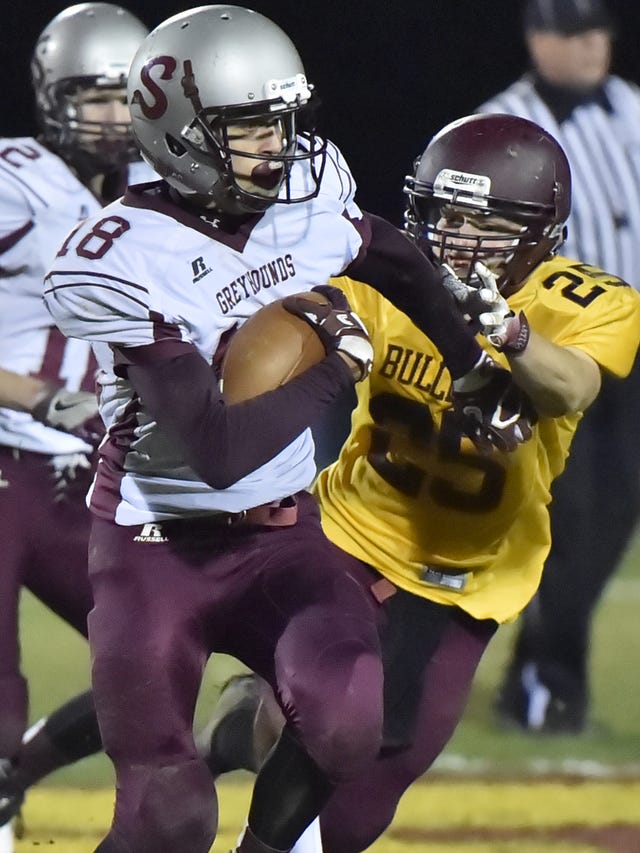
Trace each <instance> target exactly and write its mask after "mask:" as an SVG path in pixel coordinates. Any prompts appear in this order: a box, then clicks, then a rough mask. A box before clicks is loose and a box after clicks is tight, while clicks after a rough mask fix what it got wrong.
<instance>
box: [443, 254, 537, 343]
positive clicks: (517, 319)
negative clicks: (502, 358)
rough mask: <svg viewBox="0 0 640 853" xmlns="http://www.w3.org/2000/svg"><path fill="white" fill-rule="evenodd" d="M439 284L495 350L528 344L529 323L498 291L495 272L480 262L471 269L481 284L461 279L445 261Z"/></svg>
mask: <svg viewBox="0 0 640 853" xmlns="http://www.w3.org/2000/svg"><path fill="white" fill-rule="evenodd" d="M442 269H443V276H442V283H443V284H444V286H445V287H446V288H447V290H448V291H449V293H451V294H452V295H453V298H454V299H455V300H456V302H457V303H458V305H459V307H460V310H461V311H462V312H463V313H464V315H465V317H466V318H467V320H469V322H471V323H473V326H474V329H475V330H476V331H477V332H480V333H481V334H483V335H484V336H485V337H486V338H487V340H488V341H489V343H491V344H492V345H493V346H494V347H495V348H496V349H499V350H505V351H506V352H510V353H512V354H513V353H518V352H522V351H523V350H524V349H525V347H526V346H527V344H528V343H529V324H528V322H527V319H526V317H525V315H524V314H523V313H522V312H520V314H518V315H516V314H514V312H513V311H512V310H511V308H510V307H509V304H508V303H507V300H506V299H505V298H504V296H502V294H501V293H500V291H499V290H498V283H497V279H496V275H495V274H494V273H492V272H491V270H490V269H489V268H488V267H486V266H485V265H484V264H483V263H481V262H480V261H476V262H475V264H474V267H473V269H474V272H475V274H476V276H477V277H478V278H479V279H480V282H481V286H480V287H473V286H472V285H470V284H466V283H465V282H463V281H461V280H460V279H459V278H458V277H457V276H456V274H455V273H454V271H453V270H452V269H451V267H450V266H449V265H448V264H443V265H442Z"/></svg>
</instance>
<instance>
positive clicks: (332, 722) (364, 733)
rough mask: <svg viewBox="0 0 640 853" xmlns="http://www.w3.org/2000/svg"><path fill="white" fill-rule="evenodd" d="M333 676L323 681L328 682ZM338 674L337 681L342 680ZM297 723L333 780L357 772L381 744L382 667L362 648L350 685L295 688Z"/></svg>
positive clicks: (354, 665)
mask: <svg viewBox="0 0 640 853" xmlns="http://www.w3.org/2000/svg"><path fill="white" fill-rule="evenodd" d="M328 683H329V682H324V684H325V685H327V684H328ZM337 683H338V680H336V681H334V684H337ZM292 699H293V704H294V707H295V709H296V710H295V712H294V719H295V729H296V730H297V732H298V733H299V737H300V739H301V741H302V742H303V743H304V746H305V748H306V749H307V751H308V752H309V754H310V755H311V756H312V758H313V759H314V761H315V762H316V764H317V765H318V767H320V769H321V770H322V771H323V772H324V773H325V774H326V775H327V777H328V778H329V779H330V780H331V781H332V782H334V783H335V782H342V781H344V780H346V779H351V778H353V777H355V776H357V775H358V774H359V773H360V772H361V771H362V770H363V769H364V768H365V767H366V765H367V764H368V763H369V762H371V761H373V760H374V759H375V757H376V755H377V754H378V752H379V750H380V747H381V745H382V719H383V713H382V667H381V663H380V660H379V658H377V657H375V656H374V655H369V654H363V655H361V656H360V657H359V658H358V659H357V660H356V661H355V663H354V664H353V666H352V668H351V676H350V679H349V685H348V689H343V690H333V691H331V690H329V691H327V690H324V691H323V692H322V693H321V694H320V696H318V692H317V690H314V691H312V692H309V691H308V690H305V691H300V692H299V693H298V692H297V691H296V689H295V687H294V688H293V690H292Z"/></svg>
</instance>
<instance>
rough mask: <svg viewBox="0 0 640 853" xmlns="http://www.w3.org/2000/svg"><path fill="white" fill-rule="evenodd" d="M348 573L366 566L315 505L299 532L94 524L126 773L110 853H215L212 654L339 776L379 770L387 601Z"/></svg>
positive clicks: (106, 674)
mask: <svg viewBox="0 0 640 853" xmlns="http://www.w3.org/2000/svg"><path fill="white" fill-rule="evenodd" d="M343 561H344V562H343ZM345 562H346V566H349V567H350V566H351V565H352V563H353V561H352V560H351V559H350V558H348V557H346V555H345V557H344V558H343V556H342V555H341V552H339V551H338V549H336V548H334V546H333V545H331V543H330V542H329V541H328V540H327V539H326V537H325V536H324V534H323V533H322V529H321V526H320V522H319V517H318V512H317V508H316V506H315V501H314V500H313V498H311V496H309V495H302V496H301V498H300V503H299V517H298V521H297V523H296V524H295V525H292V526H290V527H280V528H273V527H271V528H270V527H250V526H242V525H239V526H231V527H223V526H217V525H215V524H213V523H212V522H211V521H209V522H207V521H206V520H198V521H191V522H189V521H188V520H185V521H181V522H169V523H165V524H162V525H159V526H158V525H156V526H151V525H145V526H142V527H131V528H125V527H118V526H116V525H114V524H111V523H108V522H106V521H101V520H96V521H94V525H93V530H92V534H91V544H90V573H91V581H92V585H93V592H94V599H95V607H94V610H93V611H92V613H91V614H90V617H89V636H90V644H91V652H92V660H93V686H94V696H95V703H96V709H97V712H98V720H99V723H100V729H101V733H102V737H103V741H104V745H105V749H106V751H107V753H108V754H109V756H110V757H111V759H112V761H113V763H114V766H115V770H116V776H117V795H116V807H115V816H114V822H113V826H112V829H111V832H110V833H109V836H108V837H107V840H106V845H105V846H104V847H102V848H101V849H117V850H120V849H122V850H127V851H129V850H130V851H135V853H147V851H149V853H151V851H153V853H207V851H208V850H209V847H210V845H211V844H212V842H213V838H214V836H215V831H216V824H217V816H216V800H215V790H214V785H213V781H212V779H211V776H210V773H209V770H208V768H207V765H206V763H205V762H204V761H203V760H201V759H200V758H199V757H198V755H197V752H196V748H195V745H194V741H193V735H192V724H193V715H194V709H195V704H196V699H197V696H198V691H199V689H200V684H201V680H202V675H203V671H204V667H205V665H206V663H207V659H208V658H209V656H210V654H211V653H212V652H214V651H217V652H222V653H225V654H229V655H233V656H234V657H236V658H238V659H239V660H240V661H242V662H243V663H244V664H245V665H246V666H248V667H249V668H251V669H252V670H254V671H255V672H257V673H258V674H260V675H261V676H262V677H263V678H264V679H265V680H266V681H267V682H269V684H271V686H272V687H273V689H274V691H275V693H276V696H277V697H278V700H279V702H280V704H281V707H282V709H283V711H284V714H285V716H286V718H287V720H288V722H289V724H290V727H291V730H292V731H293V733H294V734H295V735H296V736H297V738H298V739H299V740H300V741H301V742H302V743H303V744H304V746H305V748H306V750H307V752H308V753H309V755H310V756H311V757H312V759H313V760H314V761H315V763H316V764H317V766H318V767H319V768H320V769H321V770H322V771H323V772H324V773H325V774H326V775H327V777H328V778H329V779H330V780H331V781H333V782H336V783H338V782H341V781H343V780H347V779H350V778H351V777H352V776H354V775H355V774H357V773H358V772H359V770H360V769H361V768H362V767H364V766H365V765H367V764H368V763H369V762H370V761H371V760H373V758H374V756H375V755H376V754H377V752H378V750H379V747H380V743H381V734H382V665H381V659H380V648H379V640H378V634H377V630H376V613H377V608H378V605H377V602H376V601H375V600H374V598H373V597H372V596H370V595H369V594H368V593H367V592H366V590H365V589H364V588H363V586H362V585H361V584H360V583H358V581H357V580H356V578H355V577H354V576H353V575H352V574H351V573H350V571H349V570H347V568H345ZM281 793H282V794H283V796H284V795H285V792H284V791H283V792H281ZM278 795H279V792H274V796H275V797H276V798H277V797H278Z"/></svg>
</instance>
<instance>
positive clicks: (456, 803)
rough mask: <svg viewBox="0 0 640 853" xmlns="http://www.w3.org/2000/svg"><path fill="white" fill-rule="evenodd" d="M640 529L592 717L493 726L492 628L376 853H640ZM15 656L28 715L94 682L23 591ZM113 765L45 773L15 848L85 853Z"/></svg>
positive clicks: (607, 618) (245, 790) (229, 838)
mask: <svg viewBox="0 0 640 853" xmlns="http://www.w3.org/2000/svg"><path fill="white" fill-rule="evenodd" d="M639 611H640V536H639V537H638V538H637V539H636V541H635V542H634V544H633V547H632V548H631V549H630V552H629V554H628V555H627V559H626V560H625V562H624V565H623V567H622V569H621V570H620V572H619V573H618V574H617V576H616V578H615V579H614V581H613V582H612V584H611V585H610V587H609V588H608V590H607V593H606V595H605V598H604V599H603V601H602V603H601V605H600V608H599V611H598V613H597V617H596V621H595V625H594V634H593V661H592V673H593V684H592V691H593V701H592V707H593V715H592V716H593V719H592V724H591V726H590V729H589V731H588V732H587V733H585V734H584V735H582V736H580V737H577V738H569V737H542V736H538V737H525V736H523V735H521V734H517V733H513V732H509V733H505V732H504V731H501V730H498V729H496V728H495V727H494V725H493V721H492V717H491V702H492V698H493V695H494V691H495V688H496V685H497V683H498V681H499V678H500V674H501V672H502V668H503V665H504V662H505V660H506V658H507V655H508V650H509V644H510V641H511V638H512V635H513V628H512V627H511V626H505V627H504V628H503V629H501V631H500V632H499V633H498V636H497V637H496V639H495V641H494V642H493V644H492V646H491V647H490V649H489V651H488V653H487V655H486V657H485V659H484V660H483V662H482V664H481V667H480V670H479V673H478V676H477V678H476V682H475V686H474V690H473V693H472V697H471V702H470V705H469V708H468V710H467V713H466V716H465V718H464V721H463V722H462V723H461V725H460V726H459V728H458V731H457V732H456V734H455V736H454V738H453V740H452V741H451V743H450V744H449V746H448V748H447V750H446V751H445V753H444V754H443V755H442V756H441V758H440V759H439V761H438V763H437V765H436V767H435V768H434V770H433V771H432V773H431V774H429V775H428V776H427V777H426V778H425V779H424V780H422V781H421V782H420V783H419V784H416V785H415V786H414V787H413V788H412V789H411V790H410V791H409V792H408V793H407V794H406V795H405V798H404V799H403V801H402V803H401V807H400V809H399V812H398V815H397V818H396V821H395V822H394V824H393V826H392V828H391V829H390V830H389V832H388V833H387V834H386V835H385V837H384V838H382V839H380V840H379V841H378V842H377V843H376V844H375V845H374V846H373V847H372V848H371V850H372V851H374V853H421V851H423V850H428V851H430V853H441V851H447V853H516V852H517V853H594V852H595V851H611V853H640V681H639V679H638V671H639V669H640V627H639V621H638V612H639ZM23 660H24V670H25V672H26V674H27V676H28V677H29V679H30V684H31V701H32V714H31V716H32V719H34V720H35V719H37V718H38V717H39V716H41V715H42V714H43V713H45V712H46V711H48V710H50V709H52V708H54V707H55V706H56V705H57V704H58V703H59V702H62V701H64V699H65V698H68V697H69V696H70V695H72V694H73V693H75V692H77V691H79V690H82V689H84V688H85V687H86V686H87V685H88V682H89V673H88V654H87V650H86V646H85V644H84V642H83V641H82V640H80V639H78V638H77V637H76V636H75V635H73V634H72V632H70V631H69V630H68V629H67V628H66V627H65V626H64V625H61V624H60V623H59V622H58V620H57V619H55V618H54V617H52V616H51V615H50V614H48V613H47V612H45V611H44V610H43V609H42V608H41V607H40V606H39V605H38V604H37V603H36V602H34V601H33V600H32V599H31V598H30V597H29V596H25V597H24V600H23ZM237 669H238V665H237V663H236V662H235V661H233V660H232V659H229V658H225V657H220V658H217V659H215V660H214V661H212V662H211V664H210V667H209V669H208V671H207V678H206V680H205V684H204V687H203V691H202V695H201V697H200V702H199V708H198V721H199V722H200V723H203V722H204V721H205V719H206V716H207V712H208V709H209V708H211V706H212V705H213V703H214V702H215V698H216V695H217V692H218V689H219V686H220V684H221V683H222V682H223V681H224V680H225V678H226V677H227V676H228V674H229V673H230V672H232V671H234V670H237ZM250 781H251V780H250V777H249V776H248V775H246V774H232V775H231V776H229V777H227V778H226V779H224V780H223V781H222V782H221V784H220V832H219V835H218V839H217V841H216V844H215V845H214V848H213V850H214V851H215V853H227V851H228V850H229V848H230V846H231V845H232V843H233V841H234V839H235V838H236V837H237V834H238V832H239V830H240V828H241V826H242V821H243V818H244V814H245V809H246V804H247V801H248V797H249V792H250ZM111 786H112V773H111V768H110V766H109V763H108V761H107V760H106V759H105V758H104V757H102V756H96V757H94V758H91V759H88V760H86V761H84V762H81V763H79V764H78V765H76V766H75V767H72V768H67V769H65V770H62V771H59V772H57V773H56V774H53V775H52V776H51V777H50V778H49V779H48V780H47V782H46V783H43V784H42V785H41V786H40V788H39V789H37V790H35V791H33V792H32V793H31V794H30V796H29V799H28V802H27V805H26V808H25V821H26V830H27V831H26V835H25V837H24V838H23V839H22V840H21V841H19V842H17V843H16V853H23V851H27V850H29V851H33V850H34V848H35V847H41V846H54V845H55V848H56V849H58V850H60V851H62V853H90V851H92V850H93V849H94V846H95V844H96V843H97V841H98V840H99V838H100V837H101V833H102V832H103V830H104V829H105V827H106V826H107V825H108V823H109V819H110V812H111V807H112V802H113V794H112V787H111Z"/></svg>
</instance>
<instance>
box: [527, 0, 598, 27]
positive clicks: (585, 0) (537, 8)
mask: <svg viewBox="0 0 640 853" xmlns="http://www.w3.org/2000/svg"><path fill="white" fill-rule="evenodd" d="M524 28H525V31H529V30H544V31H546V32H553V33H559V34H560V35H566V36H571V35H576V34H577V33H584V32H586V31H587V30H609V31H612V30H613V19H612V17H611V14H610V13H609V10H608V9H607V8H606V6H605V5H604V4H603V3H602V2H601V0H528V2H527V4H526V6H525V8H524Z"/></svg>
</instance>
